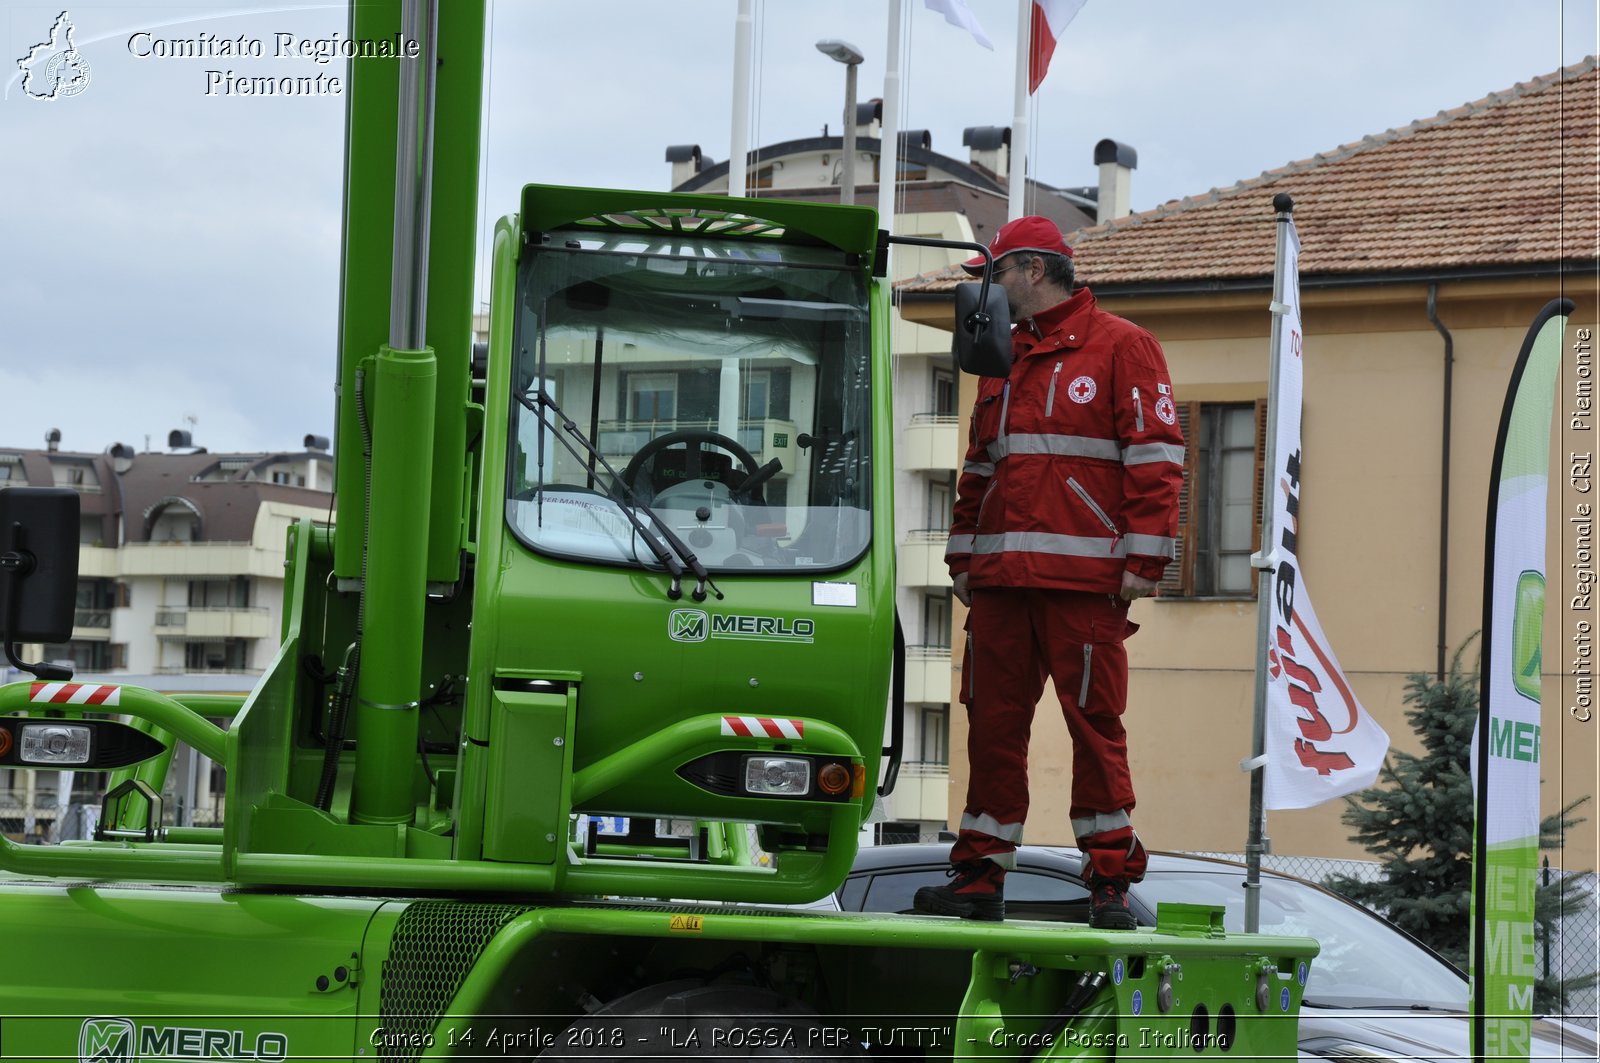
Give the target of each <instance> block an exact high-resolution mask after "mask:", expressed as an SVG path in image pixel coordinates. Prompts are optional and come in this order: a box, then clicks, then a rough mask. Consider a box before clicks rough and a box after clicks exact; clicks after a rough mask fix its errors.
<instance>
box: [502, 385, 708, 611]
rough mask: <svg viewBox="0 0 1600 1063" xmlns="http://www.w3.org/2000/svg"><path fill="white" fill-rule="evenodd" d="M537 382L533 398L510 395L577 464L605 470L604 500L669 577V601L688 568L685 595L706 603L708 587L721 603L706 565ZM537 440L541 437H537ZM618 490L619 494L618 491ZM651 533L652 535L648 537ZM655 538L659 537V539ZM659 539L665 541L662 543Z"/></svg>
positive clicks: (680, 591) (541, 487) (678, 594)
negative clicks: (690, 580) (690, 582)
mask: <svg viewBox="0 0 1600 1063" xmlns="http://www.w3.org/2000/svg"><path fill="white" fill-rule="evenodd" d="M537 383H539V385H540V386H539V387H538V388H537V390H536V391H535V394H536V396H537V397H536V398H529V397H528V396H527V395H526V394H524V393H519V392H516V391H515V390H513V392H512V394H513V395H515V396H516V399H517V401H518V402H519V403H521V404H522V405H523V406H524V407H526V408H527V410H528V412H530V413H532V414H533V416H534V417H535V418H536V419H537V420H538V422H539V424H540V426H541V427H544V428H548V429H550V430H551V432H552V433H554V435H555V437H556V438H557V439H558V440H560V441H561V445H562V446H564V447H566V448H567V452H568V453H569V454H571V455H572V456H573V457H574V458H577V459H578V460H579V461H584V460H588V461H591V462H595V461H597V462H599V463H600V466H601V467H602V468H603V469H605V471H606V473H607V474H608V475H609V476H610V477H611V483H610V485H608V486H607V487H606V497H607V498H609V499H611V501H613V502H615V503H616V504H617V508H618V509H620V510H622V515H623V516H624V517H627V518H628V523H629V524H632V525H633V528H634V531H636V532H638V533H639V537H640V538H642V539H643V540H644V542H645V545H646V546H648V547H649V548H650V552H651V553H652V554H654V555H655V557H656V560H657V561H659V562H661V565H662V567H663V568H665V569H666V570H667V572H668V574H670V575H671V576H672V586H670V587H668V588H667V597H668V598H670V599H672V600H673V601H677V600H678V599H679V598H682V597H683V570H684V567H685V566H688V569H689V571H690V572H691V573H693V574H694V577H695V579H696V580H697V581H698V582H696V584H695V588H694V590H693V591H691V592H690V594H689V596H690V597H691V598H693V599H694V600H695V601H697V602H703V601H705V600H706V588H707V587H709V588H710V589H711V593H712V594H714V595H716V596H717V600H718V601H721V600H722V597H723V594H722V592H721V591H720V590H718V589H717V585H716V584H715V583H713V582H712V580H711V574H710V573H709V572H707V571H706V566H705V565H704V564H702V563H701V561H700V558H699V557H697V556H695V552H694V551H693V550H691V549H689V544H688V543H686V542H684V541H683V540H682V539H681V538H679V536H678V533H677V532H675V531H673V530H672V528H671V526H670V525H668V524H667V523H666V522H665V521H663V520H662V519H661V518H660V517H658V516H657V515H656V513H655V511H654V510H652V509H651V508H650V507H649V506H647V505H645V504H644V503H643V502H641V501H640V500H639V496H638V495H636V494H634V492H633V488H632V487H630V486H629V485H628V484H627V482H626V481H624V480H623V479H622V477H620V476H618V475H617V470H616V469H613V468H612V467H611V463H610V462H608V461H606V459H605V455H603V454H601V453H600V450H599V448H598V447H596V446H595V445H594V444H593V443H591V442H590V441H589V438H588V437H587V436H585V435H584V434H583V430H582V429H580V428H579V427H578V426H577V424H576V423H575V422H574V421H573V420H572V418H570V417H568V416H567V415H566V413H565V411H563V410H562V409H561V407H560V406H558V405H557V404H556V400H554V399H552V398H551V397H550V396H549V395H547V394H545V391H544V387H543V383H542V382H537ZM544 407H549V409H550V412H551V413H552V414H554V416H555V417H556V418H557V419H558V420H559V421H560V424H561V427H562V428H563V429H565V430H566V433H567V435H562V434H561V433H560V432H556V431H555V428H554V426H552V425H551V424H550V422H549V421H547V420H546V419H545V415H544ZM568 435H570V436H571V437H572V439H575V440H577V441H578V444H579V445H580V446H582V447H583V451H584V452H583V453H582V454H580V453H578V451H577V449H576V448H575V447H574V446H573V445H572V442H571V440H569V439H568V438H567V436H568ZM541 438H543V437H542V436H541ZM542 467H543V466H541V468H542ZM591 467H592V466H591ZM544 487H545V485H544V482H543V480H541V481H540V483H539V492H540V494H541V495H542V494H543V493H544ZM619 488H620V489H621V491H620V493H619V491H618V489H619ZM623 495H626V497H625V498H624V497H622V496H623ZM636 511H642V512H643V513H644V515H645V516H647V517H649V518H650V524H651V528H648V529H647V528H646V527H645V524H644V522H643V521H641V520H640V519H639V512H636ZM652 531H653V532H654V533H655V534H652ZM657 535H659V536H660V538H659V539H658V538H657ZM662 540H665V542H663V541H662ZM669 547H670V549H669ZM680 559H681V562H680Z"/></svg>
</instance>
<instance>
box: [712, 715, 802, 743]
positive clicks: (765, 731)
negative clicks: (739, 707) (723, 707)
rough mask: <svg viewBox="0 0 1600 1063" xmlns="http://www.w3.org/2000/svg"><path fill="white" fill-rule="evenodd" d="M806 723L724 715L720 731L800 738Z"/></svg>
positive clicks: (752, 736) (758, 735)
mask: <svg viewBox="0 0 1600 1063" xmlns="http://www.w3.org/2000/svg"><path fill="white" fill-rule="evenodd" d="M805 730H806V725H805V723H804V722H803V721H800V720H769V719H767V718H766V717H765V716H724V717H723V718H722V733H723V734H724V735H737V736H738V737H740V738H800V737H801V736H803V735H804V734H805Z"/></svg>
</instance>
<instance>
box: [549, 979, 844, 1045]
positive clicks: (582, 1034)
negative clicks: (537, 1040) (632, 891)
mask: <svg viewBox="0 0 1600 1063" xmlns="http://www.w3.org/2000/svg"><path fill="white" fill-rule="evenodd" d="M860 1055H861V1049H860V1046H859V1045H857V1044H856V1042H855V1041H854V1040H853V1039H852V1038H851V1037H850V1035H849V1033H848V1031H846V1030H845V1028H844V1027H842V1026H837V1025H833V1024H830V1023H828V1022H827V1021H825V1020H824V1019H823V1017H822V1016H820V1015H818V1014H817V1013H816V1012H815V1011H812V1010H811V1009H810V1008H808V1007H806V1006H805V1005H804V1004H801V1003H800V1002H799V1001H797V1000H794V999H793V998H791V997H786V996H784V995H783V994H781V993H775V992H773V991H771V990H769V989H758V988H756V987H755V986H739V985H707V984H705V983H703V982H700V981H698V980H687V981H678V982H663V983H661V984H659V985H653V986H646V987H645V988H644V989H640V990H637V991H636V992H633V993H628V994H626V995H624V996H621V997H618V998H617V999H616V1000H613V1001H611V1002H610V1003H608V1004H606V1005H605V1006H604V1007H602V1008H600V1009H598V1010H596V1011H593V1012H590V1013H589V1014H588V1015H585V1016H583V1017H582V1018H580V1019H578V1020H577V1021H576V1022H574V1023H573V1024H572V1025H570V1026H568V1027H567V1028H566V1029H565V1030H563V1031H562V1032H561V1034H559V1035H558V1036H557V1038H556V1043H555V1045H554V1046H552V1047H550V1048H548V1049H546V1050H545V1051H544V1053H543V1054H542V1055H540V1056H539V1058H540V1059H543V1060H557V1059H582V1060H589V1061H597V1060H624V1059H635V1058H639V1057H644V1056H658V1057H659V1056H669V1057H675V1058H692V1057H708V1058H717V1059H760V1060H767V1061H771V1063H777V1061H780V1060H799V1059H803V1060H813V1061H815V1060H845V1059H855V1058H857V1057H859V1056H860Z"/></svg>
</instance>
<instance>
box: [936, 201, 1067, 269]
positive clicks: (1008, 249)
mask: <svg viewBox="0 0 1600 1063" xmlns="http://www.w3.org/2000/svg"><path fill="white" fill-rule="evenodd" d="M1013 251H1038V252H1040V253H1041V254H1049V255H1066V256H1067V257H1068V258H1071V257H1072V248H1070V247H1068V246H1067V244H1066V241H1065V240H1063V239H1061V230H1060V229H1058V228H1056V224H1055V222H1053V221H1051V220H1050V219H1049V218H1041V217H1039V216H1038V215H1037V214H1030V215H1028V216H1027V217H1023V218H1017V219H1016V220H1014V221H1008V222H1006V223H1005V224H1004V225H1002V226H1001V227H1000V231H999V232H997V233H995V234H994V239H993V240H991V241H989V254H990V255H992V256H993V257H994V258H996V259H998V258H999V257H1000V256H1001V255H1009V254H1011V253H1012V252H1013ZM961 268H962V269H964V270H966V271H967V272H968V273H971V274H972V275H974V276H977V275H978V274H980V273H982V272H983V256H982V255H979V256H978V257H977V258H969V259H967V260H966V261H965V262H963V263H961Z"/></svg>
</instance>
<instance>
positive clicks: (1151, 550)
mask: <svg viewBox="0 0 1600 1063" xmlns="http://www.w3.org/2000/svg"><path fill="white" fill-rule="evenodd" d="M1122 542H1123V544H1124V545H1126V546H1127V548H1128V553H1130V554H1143V555H1144V556H1145V557H1164V558H1166V559H1168V560H1169V561H1170V560H1173V559H1175V558H1176V557H1177V556H1178V540H1176V539H1169V538H1167V537H1166V536H1165V535H1139V534H1137V533H1135V532H1129V533H1128V534H1126V535H1124V536H1123V537H1122Z"/></svg>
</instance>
